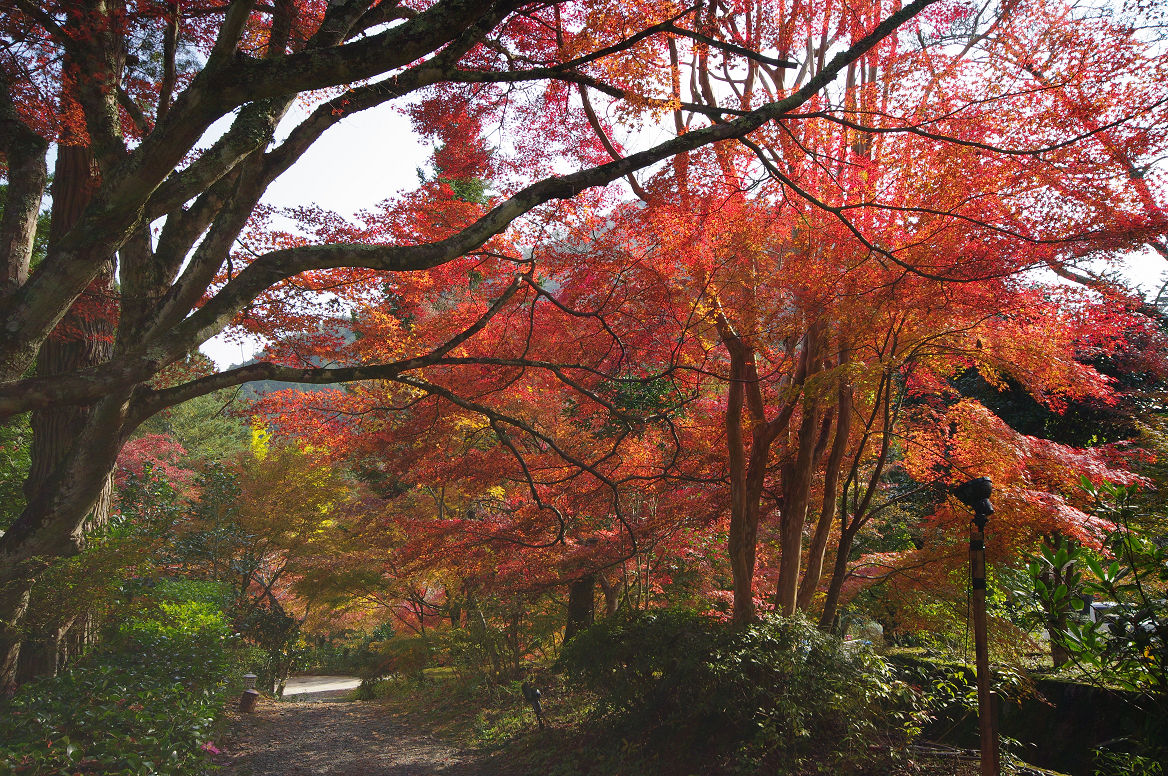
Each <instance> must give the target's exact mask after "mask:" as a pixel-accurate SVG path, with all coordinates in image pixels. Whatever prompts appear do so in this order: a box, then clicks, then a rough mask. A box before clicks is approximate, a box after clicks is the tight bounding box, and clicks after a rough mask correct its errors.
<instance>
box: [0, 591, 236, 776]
mask: <svg viewBox="0 0 1168 776" xmlns="http://www.w3.org/2000/svg"><path fill="white" fill-rule="evenodd" d="M160 592H161V591H160ZM179 592H180V591H171V590H168V591H166V592H165V593H164V595H166V597H168V598H173V597H174V596H176V595H178V594H179ZM188 592H189V591H188ZM203 598H204V600H193V601H192V600H186V601H176V600H160V601H156V602H155V603H156V606H152V607H150V608H149V610H148V611H146V612H143V613H142V614H140V615H139V616H138V617H136V618H133V619H130V620H127V621H125V622H123V623H121V624H119V625H118V626H117V628H116V630H115V631H114V632H113V633H111V634H110V635H109V636H108V637H107V640H106V641H105V642H104V643H103V644H102V645H101V647H100V648H98V649H96V650H94V651H93V652H92V653H91V654H89V655H87V656H86V658H85V659H84V660H82V661H81V662H80V663H79V664H77V665H75V666H74V667H73V668H72V669H71V670H70V671H68V672H66V673H63V674H61V675H59V676H56V677H52V678H47V679H43V680H39V681H36V682H30V683H28V684H26V685H24V686H23V687H21V689H20V690H19V692H17V694H16V695H15V696H14V697H13V698H11V699H10V700H9V701H7V702H5V703H3V704H0V741H2V742H3V743H2V744H0V774H2V773H13V774H19V776H34V775H35V776H42V775H46V776H47V775H48V774H75V773H94V774H110V775H111V776H112V775H113V774H135V775H136V774H184V776H185V775H186V774H197V773H200V772H202V771H203V770H204V769H205V767H206V766H207V765H208V760H207V755H206V752H205V751H204V750H203V747H204V745H206V744H207V743H208V742H210V740H211V737H212V734H213V729H214V726H215V722H216V719H217V718H218V717H219V716H220V715H221V713H222V711H223V708H224V702H225V699H226V694H227V692H228V690H229V687H228V680H229V677H234V676H236V675H237V674H238V673H239V671H238V666H237V664H236V656H235V651H234V649H233V646H234V643H233V638H232V636H231V634H230V630H229V627H228V624H227V622H226V620H225V618H224V616H223V613H222V611H221V610H220V609H219V608H218V607H217V605H216V604H214V603H210V602H208V601H207V600H206V597H205V596H204V597H203Z"/></svg>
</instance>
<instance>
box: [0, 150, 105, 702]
mask: <svg viewBox="0 0 1168 776" xmlns="http://www.w3.org/2000/svg"><path fill="white" fill-rule="evenodd" d="M96 185H97V174H96V171H95V169H94V165H93V161H92V157H91V155H90V153H89V150H88V149H87V148H86V147H84V146H81V145H68V144H63V145H61V146H60V147H59V148H58V149H57V163H56V168H55V171H54V179H53V208H52V226H51V229H50V232H49V251H50V252H52V250H53V246H54V245H55V244H56V241H57V240H58V239H60V237H61V236H62V235H64V234H65V233H66V232H67V231H68V230H69V229H70V228H71V227H72V226H73V225H74V224H75V223H76V222H77V220H78V218H79V217H80V215H81V212H82V210H84V208H85V206H86V204H87V203H88V202H89V199H90V197H91V195H92V192H93V190H94V188H95V187H96ZM113 269H114V268H113V261H112V260H110V261H107V262H105V264H104V265H103V266H102V268H101V270H100V271H99V273H98V276H97V278H96V279H95V280H94V281H93V283H92V284H91V285H90V286H89V288H88V289H87V290H86V291H85V293H83V294H82V295H81V296H80V297H79V298H78V299H77V301H76V302H75V303H74V304H73V306H72V308H70V310H69V312H68V313H67V314H66V315H65V317H64V318H63V319H62V320H61V322H60V323H58V324H57V327H56V328H55V329H54V330H53V333H52V334H51V335H50V337H49V338H48V339H47V340H46V341H45V343H44V344H43V345H42V346H41V348H40V351H39V353H38V355H37V360H36V373H37V375H39V376H47V375H54V374H61V373H65V372H72V371H75V370H79V369H84V368H86V367H90V366H95V365H97V364H101V363H103V362H105V361H107V360H108V359H109V357H110V355H111V354H112V351H113V341H114V331H115V327H116V320H115V314H114V312H113V310H114V309H115V306H114V286H113V275H114V271H113ZM92 410H93V408H92V406H72V405H64V406H58V407H52V408H49V409H45V410H40V411H37V412H34V413H32V418H31V425H32V432H33V438H32V448H31V451H30V458H31V464H30V467H29V473H28V477H27V479H26V480H25V483H24V492H25V495H26V497H27V498H28V501H29V502H30V504H32V503H33V502H34V501H36V500H38V497H42V498H43V496H44V494H43V493H42V491H43V490H44V489H45V488H52V487H53V484H52V482H51V479H52V476H53V474H54V472H55V471H56V470H57V467H58V466H59V465H60V464H61V462H62V461H63V460H64V459H65V457H66V456H67V455H68V454H69V453H70V451H71V450H72V449H73V446H74V444H75V443H76V442H77V440H78V438H79V437H80V436H81V434H82V431H83V430H84V429H85V427H86V424H87V423H88V421H89V418H90V415H91V414H92ZM110 471H112V465H111V466H107V467H106V472H105V475H104V477H103V478H102V479H103V483H102V484H101V487H100V492H99V493H98V495H97V498H96V499H95V502H94V506H93V509H92V510H91V511H90V512H89V514H88V515H87V516H86V517H85V520H84V528H83V531H85V532H88V531H91V530H92V529H93V528H94V527H97V526H101V525H104V524H105V523H106V521H107V519H108V516H109V504H110V495H111V488H112V482H111V480H110ZM70 549H72V547H70V548H66V551H69V550H70ZM34 576H35V575H34ZM12 582H13V584H14V588H13V593H12V594H11V595H10V596H7V598H8V599H9V600H2V601H0V604H7V605H5V606H4V608H3V610H2V611H0V619H3V620H4V621H5V622H7V623H9V624H11V630H10V632H9V633H8V634H6V637H5V638H4V639H3V640H2V642H3V643H0V686H3V687H6V688H8V689H11V688H12V687H13V686H14V684H15V683H16V682H18V681H27V680H29V679H32V678H35V677H36V676H39V675H42V674H51V673H53V672H54V671H55V670H56V668H57V656H58V644H59V643H60V641H61V640H62V639H63V638H64V637H65V633H64V632H63V631H62V627H63V626H65V630H67V625H66V622H65V621H64V620H63V621H61V622H47V623H43V624H42V627H41V628H40V629H39V630H40V631H41V632H40V633H39V634H37V636H36V637H34V638H31V639H27V640H25V639H23V638H22V637H21V634H20V630H21V628H20V626H19V625H18V624H17V623H19V621H20V620H21V619H23V617H24V615H25V613H26V612H27V610H28V607H29V602H30V600H32V601H33V603H34V605H35V600H34V599H35V596H36V586H35V584H32V578H31V577H26V578H24V579H14V580H12ZM9 607H11V608H9ZM69 619H73V618H72V617H70V618H69ZM85 620H87V618H85V617H82V618H79V621H85ZM87 630H88V627H87ZM59 631H61V632H59ZM22 641H23V642H24V643H23V645H22ZM22 650H24V654H23V656H22V655H21V651H22ZM73 651H75V650H73Z"/></svg>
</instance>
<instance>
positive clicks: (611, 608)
mask: <svg viewBox="0 0 1168 776" xmlns="http://www.w3.org/2000/svg"><path fill="white" fill-rule="evenodd" d="M596 579H597V581H598V582H599V583H600V589H601V590H602V591H603V592H604V616H605V617H611V616H613V615H614V614H616V610H617V608H618V607H619V606H620V589H619V588H617V586H616V585H614V584H613V583H611V582H609V581H608V577H606V576H605V575H604V574H600V575H598V576H597V577H596Z"/></svg>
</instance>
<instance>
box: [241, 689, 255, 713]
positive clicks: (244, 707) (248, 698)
mask: <svg viewBox="0 0 1168 776" xmlns="http://www.w3.org/2000/svg"><path fill="white" fill-rule="evenodd" d="M259 699H260V691H259V690H244V691H243V695H241V696H239V710H240V711H244V712H247V713H249V714H250V713H251V712H253V711H255V707H256V701H258V700H259Z"/></svg>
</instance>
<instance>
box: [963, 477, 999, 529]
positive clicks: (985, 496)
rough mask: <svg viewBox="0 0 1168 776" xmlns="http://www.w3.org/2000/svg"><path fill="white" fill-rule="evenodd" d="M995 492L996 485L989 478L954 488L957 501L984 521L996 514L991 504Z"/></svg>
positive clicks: (975, 480)
mask: <svg viewBox="0 0 1168 776" xmlns="http://www.w3.org/2000/svg"><path fill="white" fill-rule="evenodd" d="M993 492H994V483H993V481H991V480H990V478H989V477H978V478H976V479H972V480H970V481H969V482H965V483H962V484H961V485H958V486H957V487H955V488H953V495H954V496H956V497H957V500H958V501H960V502H961V503H962V504H965V506H967V507H969V508H970V509H972V510H973V513H974V514H975V515H976V516H977V517H980V518H983V519H984V518H986V517H989V516H990V515H992V514H993V513H994V505H993V504H991V503H990V496H991V495H993Z"/></svg>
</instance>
